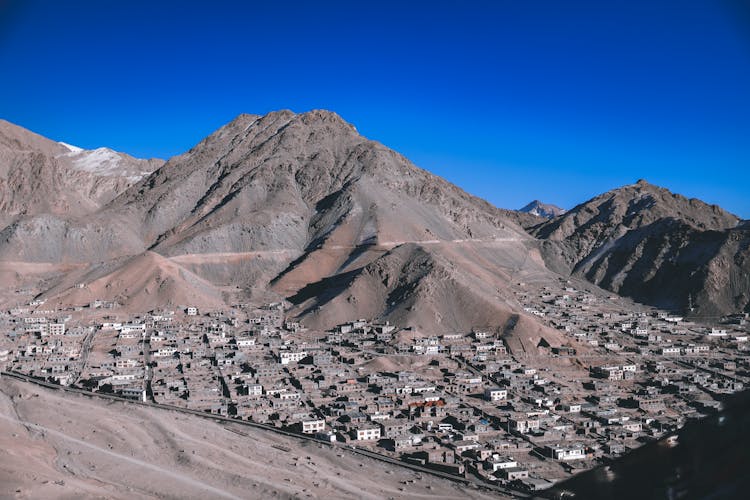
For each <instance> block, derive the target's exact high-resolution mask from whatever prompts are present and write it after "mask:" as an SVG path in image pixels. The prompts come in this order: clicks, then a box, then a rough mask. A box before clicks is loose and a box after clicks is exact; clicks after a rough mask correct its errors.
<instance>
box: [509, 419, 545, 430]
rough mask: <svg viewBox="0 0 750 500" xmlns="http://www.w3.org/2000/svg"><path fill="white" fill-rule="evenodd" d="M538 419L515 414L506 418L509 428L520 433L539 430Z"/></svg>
mask: <svg viewBox="0 0 750 500" xmlns="http://www.w3.org/2000/svg"><path fill="white" fill-rule="evenodd" d="M539 424H540V422H539V420H538V419H536V418H528V417H527V416H526V415H516V416H512V417H509V418H508V426H509V427H510V429H511V430H513V431H516V432H520V433H521V434H527V433H529V432H532V431H536V430H539Z"/></svg>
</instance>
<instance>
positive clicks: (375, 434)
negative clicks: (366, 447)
mask: <svg viewBox="0 0 750 500" xmlns="http://www.w3.org/2000/svg"><path fill="white" fill-rule="evenodd" d="M355 438H356V439H357V441H374V440H376V439H380V427H362V428H359V429H356V430H355Z"/></svg>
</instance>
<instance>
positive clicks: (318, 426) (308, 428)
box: [302, 420, 326, 434]
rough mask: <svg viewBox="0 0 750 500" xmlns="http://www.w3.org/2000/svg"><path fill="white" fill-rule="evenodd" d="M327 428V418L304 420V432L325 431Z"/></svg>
mask: <svg viewBox="0 0 750 500" xmlns="http://www.w3.org/2000/svg"><path fill="white" fill-rule="evenodd" d="M325 428H326V421H325V420H303V421H302V434H315V433H318V432H323V431H324V430H325Z"/></svg>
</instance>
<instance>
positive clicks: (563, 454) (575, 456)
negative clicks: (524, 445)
mask: <svg viewBox="0 0 750 500" xmlns="http://www.w3.org/2000/svg"><path fill="white" fill-rule="evenodd" d="M544 451H545V453H546V454H547V456H549V457H552V458H554V459H555V460H560V461H565V460H580V459H583V458H586V450H585V449H584V447H583V445H580V444H575V445H570V446H563V445H557V446H554V445H547V446H545V447H544Z"/></svg>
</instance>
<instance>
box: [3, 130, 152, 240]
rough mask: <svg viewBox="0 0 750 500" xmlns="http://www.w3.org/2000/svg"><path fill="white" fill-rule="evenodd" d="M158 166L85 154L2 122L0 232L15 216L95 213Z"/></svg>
mask: <svg viewBox="0 0 750 500" xmlns="http://www.w3.org/2000/svg"><path fill="white" fill-rule="evenodd" d="M162 163H163V161H162V160H155V159H152V160H139V159H136V158H133V157H131V156H129V155H126V154H123V153H117V152H115V151H112V150H110V149H106V148H100V149H96V150H93V151H87V150H84V149H81V148H77V147H75V146H70V145H68V144H64V143H59V142H55V141H52V140H49V139H46V138H44V137H42V136H40V135H38V134H35V133H33V132H30V131H28V130H26V129H24V128H21V127H18V126H16V125H13V124H12V123H9V122H7V121H4V120H0V227H4V226H6V225H7V224H9V223H11V222H12V221H13V220H14V219H16V218H17V217H19V216H28V215H36V214H55V215H68V216H73V215H77V216H80V215H85V214H89V213H92V212H95V211H96V210H98V209H99V208H101V207H102V206H104V205H105V204H106V203H108V202H109V201H111V200H112V199H114V198H115V197H116V196H117V195H118V194H120V193H122V192H123V191H124V190H125V189H127V188H128V187H129V186H131V185H132V184H134V183H135V182H136V181H138V180H140V179H141V178H143V177H144V176H146V175H148V174H150V173H151V172H153V171H154V170H156V169H157V168H158V167H159V166H161V165H162Z"/></svg>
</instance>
